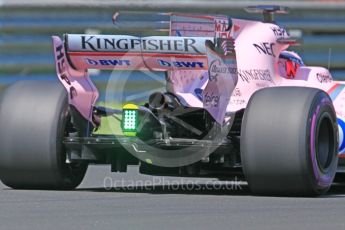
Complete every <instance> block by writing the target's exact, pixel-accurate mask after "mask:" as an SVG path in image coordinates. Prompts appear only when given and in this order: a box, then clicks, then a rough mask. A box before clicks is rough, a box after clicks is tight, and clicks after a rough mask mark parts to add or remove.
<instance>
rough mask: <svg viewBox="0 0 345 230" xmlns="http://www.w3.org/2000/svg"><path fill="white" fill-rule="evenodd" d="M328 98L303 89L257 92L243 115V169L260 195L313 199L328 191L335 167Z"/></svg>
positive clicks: (334, 121) (333, 124)
mask: <svg viewBox="0 0 345 230" xmlns="http://www.w3.org/2000/svg"><path fill="white" fill-rule="evenodd" d="M337 154H338V125H337V119H336V114H335V111H334V107H333V104H332V100H331V99H330V97H329V96H328V95H327V94H326V93H325V92H323V91H321V90H318V89H312V88H305V87H278V88H266V89H263V90H259V91H257V92H256V93H255V94H254V95H253V96H252V98H251V99H250V101H249V103H248V106H247V109H246V111H245V113H244V118H243V122H242V133H241V158H242V164H243V170H244V174H245V177H246V180H247V181H248V186H249V188H250V189H251V191H252V192H253V193H255V194H259V195H278V196H281V195H283V196H317V195H321V194H324V193H326V192H327V191H328V189H329V188H330V186H331V184H332V181H333V179H334V176H335V173H336V170H337V163H338V157H337Z"/></svg>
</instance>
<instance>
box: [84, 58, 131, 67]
mask: <svg viewBox="0 0 345 230" xmlns="http://www.w3.org/2000/svg"><path fill="white" fill-rule="evenodd" d="M86 63H87V64H90V65H102V66H105V65H111V66H130V65H131V62H130V61H129V60H118V59H108V60H92V59H89V58H86Z"/></svg>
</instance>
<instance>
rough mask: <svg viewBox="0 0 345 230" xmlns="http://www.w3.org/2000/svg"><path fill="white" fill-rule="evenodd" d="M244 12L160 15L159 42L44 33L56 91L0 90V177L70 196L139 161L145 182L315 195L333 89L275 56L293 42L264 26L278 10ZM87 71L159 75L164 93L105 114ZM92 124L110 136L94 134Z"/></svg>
mask: <svg viewBox="0 0 345 230" xmlns="http://www.w3.org/2000/svg"><path fill="white" fill-rule="evenodd" d="M247 11H248V12H253V13H262V14H263V15H264V20H263V21H250V20H242V19H235V18H229V17H227V16H222V15H195V14H181V13H176V14H175V13H170V14H167V15H169V17H170V23H169V25H170V31H169V33H170V34H169V36H150V37H138V36H129V35H90V34H66V35H64V40H63V41H62V40H61V39H60V38H59V37H56V36H54V37H53V44H54V53H55V61H56V70H57V76H58V79H59V80H60V82H61V83H62V84H57V83H55V82H51V81H40V82H39V81H21V82H16V83H15V84H13V85H11V86H9V87H8V88H7V89H6V91H5V92H4V93H3V94H2V99H1V107H0V126H1V129H0V137H1V138H0V143H1V144H0V146H1V152H0V179H1V181H2V182H3V183H4V184H5V185H7V186H9V187H12V188H18V189H24V188H28V189H73V188H75V187H77V186H78V185H79V184H80V183H81V181H82V179H83V177H84V175H85V172H86V170H87V166H88V164H90V163H92V164H110V165H111V170H112V171H113V172H126V170H127V166H128V165H139V171H140V173H143V174H148V175H167V176H183V177H213V178H219V179H221V180H232V179H233V178H235V177H240V178H244V179H245V180H246V181H247V182H248V186H249V188H250V190H251V191H252V192H253V193H254V194H266V195H282V196H284V195H288V196H290V195H294V196H305V195H308V196H315V195H320V194H324V193H325V192H327V190H328V189H329V188H330V186H331V184H332V182H333V180H334V177H335V174H336V173H337V172H339V173H340V172H341V169H342V165H341V163H342V162H341V157H342V156H343V155H342V154H343V153H345V140H344V129H345V122H344V120H345V108H344V107H345V91H344V88H345V84H343V83H342V82H338V81H334V80H333V79H332V76H331V74H330V72H329V70H327V69H325V68H323V67H310V66H306V65H305V64H304V62H303V60H302V59H301V57H300V56H299V55H298V54H297V53H295V52H292V51H288V50H287V48H288V47H289V46H291V45H297V44H299V41H298V40H296V39H294V38H292V37H290V35H289V34H288V32H287V31H286V29H285V28H283V27H280V26H279V25H277V24H276V23H275V22H274V21H273V16H274V14H275V13H287V9H286V8H284V7H280V6H255V7H248V8H247ZM118 15H119V14H118V13H117V14H115V15H114V20H116V17H118ZM89 69H100V70H112V71H114V74H115V77H118V78H121V74H120V73H126V72H128V71H144V72H146V73H156V72H161V74H162V73H163V74H164V76H165V83H166V84H165V90H164V91H163V92H159V91H157V92H151V93H150V95H149V96H148V97H147V98H146V100H145V101H144V102H143V103H142V104H137V103H134V102H133V101H132V100H129V101H126V100H117V101H116V102H115V104H116V105H120V106H121V107H120V108H114V106H112V105H111V103H107V102H105V103H103V104H100V103H96V102H97V99H98V97H99V92H98V90H97V88H96V87H95V85H94V84H93V82H92V81H91V79H90V78H89V75H88V70H89ZM117 74H118V75H117ZM142 77H146V76H145V75H144V74H143V75H142ZM119 85H121V83H119V82H117V83H115V84H113V83H111V82H110V83H109V84H108V85H107V90H106V98H108V99H113V100H114V99H115V97H112V95H113V94H112V93H111V92H114V91H116V92H117V93H118V91H117V89H119ZM62 86H63V87H62ZM120 88H121V87H120ZM115 89H116V90H115ZM124 98H125V97H124ZM125 99H126V98H125ZM115 107H116V106H115ZM110 117H111V118H116V119H117V120H118V123H117V124H115V123H113V124H112V123H110V122H107V118H110ZM104 125H109V126H110V130H111V132H110V133H107V134H105V133H100V132H99V131H97V130H98V129H99V128H100V127H102V126H104ZM116 127H117V128H116ZM116 129H119V130H116ZM117 131H119V133H117ZM338 158H339V159H340V160H339V159H338ZM338 161H339V162H338ZM338 163H339V165H338Z"/></svg>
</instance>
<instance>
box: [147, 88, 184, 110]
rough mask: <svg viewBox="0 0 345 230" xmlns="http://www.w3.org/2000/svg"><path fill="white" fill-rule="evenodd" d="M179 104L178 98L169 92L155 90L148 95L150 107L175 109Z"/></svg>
mask: <svg viewBox="0 0 345 230" xmlns="http://www.w3.org/2000/svg"><path fill="white" fill-rule="evenodd" d="M178 106H181V105H180V103H179V102H178V99H177V98H176V97H175V96H174V95H172V94H169V93H161V92H155V93H153V94H151V95H150V97H149V107H150V109H155V110H162V109H164V108H168V109H175V108H177V107H178Z"/></svg>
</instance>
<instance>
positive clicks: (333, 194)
mask: <svg viewBox="0 0 345 230" xmlns="http://www.w3.org/2000/svg"><path fill="white" fill-rule="evenodd" d="M344 216H345V186H334V187H333V188H332V189H331V191H330V192H329V193H328V195H327V196H323V197H318V198H293V197H291V198H286V197H285V198H281V197H259V196H253V195H252V194H251V193H250V192H249V191H248V188H247V187H246V186H245V184H244V183H242V182H239V181H237V182H231V183H230V182H222V183H220V182H216V181H212V180H205V179H193V180H191V179H188V178H183V179H178V178H164V179H163V178H162V177H154V178H153V177H150V176H143V175H139V174H138V173H137V168H136V167H133V168H131V169H130V170H129V172H128V173H127V174H117V173H111V172H110V167H108V166H91V167H89V170H88V173H87V175H86V178H85V179H84V181H83V183H82V184H81V185H80V186H79V188H78V189H76V190H74V191H34V190H12V189H9V188H7V187H6V186H4V185H1V187H0V229H1V230H2V229H4V230H5V229H6V230H7V229H18V230H19V229H49V230H54V229H59V230H60V229H71V230H72V229H83V230H84V229H85V230H87V229H114V230H116V229H150V230H152V229H164V230H166V229H214V230H216V229H255V230H258V229H264V230H269V229H274V230H276V229H289V230H290V229H313V230H315V229H327V230H329V229H345V218H344Z"/></svg>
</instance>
